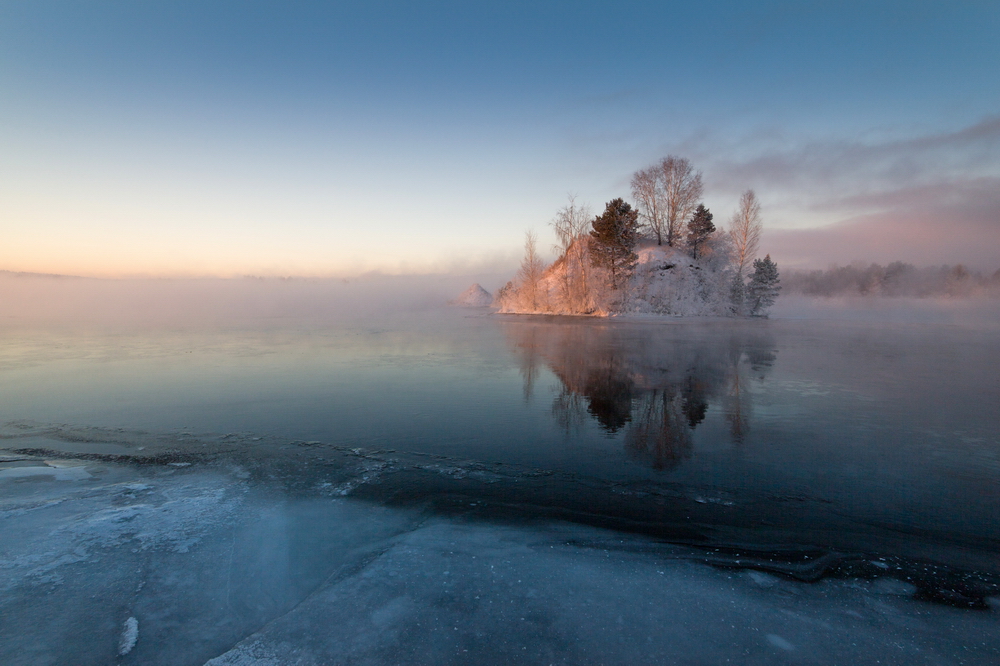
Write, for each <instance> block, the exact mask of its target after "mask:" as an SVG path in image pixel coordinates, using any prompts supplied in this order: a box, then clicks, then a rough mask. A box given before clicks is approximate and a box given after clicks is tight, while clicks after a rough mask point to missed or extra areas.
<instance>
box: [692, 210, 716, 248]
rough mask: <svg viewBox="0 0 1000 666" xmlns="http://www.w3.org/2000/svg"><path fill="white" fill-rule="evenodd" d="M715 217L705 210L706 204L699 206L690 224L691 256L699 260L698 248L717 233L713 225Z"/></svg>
mask: <svg viewBox="0 0 1000 666" xmlns="http://www.w3.org/2000/svg"><path fill="white" fill-rule="evenodd" d="M712 218H713V215H712V214H711V213H710V212H709V211H708V209H707V208H705V204H698V208H697V209H695V211H694V215H693V216H692V217H691V220H690V221H689V222H688V235H687V243H688V247H690V248H691V256H692V257H693V258H695V259H697V258H698V248H699V247H700V246H701V245H703V244H704V243H705V241H707V240H708V237H709V236H711V235H712V234H713V233H715V225H714V224H712Z"/></svg>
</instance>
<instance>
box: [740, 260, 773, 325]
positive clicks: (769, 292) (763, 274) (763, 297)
mask: <svg viewBox="0 0 1000 666" xmlns="http://www.w3.org/2000/svg"><path fill="white" fill-rule="evenodd" d="M780 290H781V287H780V286H778V265H777V264H776V263H774V262H773V261H771V255H767V256H766V257H764V258H763V259H755V260H754V262H753V274H752V275H751V276H750V284H749V285H747V303H748V305H749V306H750V314H752V315H762V314H766V311H767V309H768V308H769V307H771V306H772V305H774V301H775V300H777V298H778V292H779V291H780Z"/></svg>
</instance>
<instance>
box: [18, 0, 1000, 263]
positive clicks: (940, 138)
mask: <svg viewBox="0 0 1000 666" xmlns="http://www.w3.org/2000/svg"><path fill="white" fill-rule="evenodd" d="M997 35H1000V5H998V4H997V3H994V2H981V3H975V2H969V3H945V2H935V3H928V2H912V1H911V2H898V3H847V2H816V3H803V2H755V3H740V2H716V3H621V2H618V3H580V2H564V3H545V4H544V5H541V6H539V5H538V4H537V3H511V2H507V3H496V4H495V5H492V6H490V5H481V4H478V3H404V2H382V3H378V2H371V3H343V4H339V3H273V2H272V3H265V2H178V1H173V2H142V3H136V2H45V1H44V0H36V1H33V2H27V1H26V2H6V3H3V4H2V5H0V238H3V242H2V243H0V269H3V268H6V269H9V270H26V271H41V272H59V273H75V274H87V275H139V274H151V275H242V274H258V275H271V274H274V275H289V274H298V275H344V274H356V273H360V272H363V271H369V270H378V271H384V272H433V271H469V272H475V271H479V270H494V269H503V268H504V267H506V266H509V265H511V264H512V263H513V262H515V261H516V257H517V255H518V253H519V247H520V244H521V241H522V237H523V233H524V231H525V230H526V229H534V230H536V231H538V232H541V237H542V240H543V242H545V243H548V242H550V241H551V234H550V233H549V232H548V227H547V225H548V222H549V220H550V219H551V218H552V216H553V214H554V213H555V211H556V210H557V209H558V208H559V207H560V206H562V205H563V203H564V202H565V200H566V197H567V195H568V194H569V193H575V194H577V195H578V197H579V199H581V200H583V201H585V202H589V203H590V204H591V206H592V207H593V208H594V209H595V210H596V209H598V208H601V207H603V203H604V202H605V201H607V200H609V199H611V198H613V197H616V196H626V197H627V196H628V180H629V177H630V174H631V173H632V172H633V171H635V170H636V169H638V168H641V167H644V166H646V165H647V164H649V163H651V162H653V161H654V160H657V159H658V158H660V157H663V156H664V155H666V154H668V153H672V154H678V155H681V156H685V157H688V158H689V159H690V160H691V161H692V162H693V163H694V164H695V166H696V167H698V168H700V169H701V170H702V171H703V172H704V177H705V182H706V192H705V202H706V204H707V205H708V206H709V207H710V208H711V209H712V210H713V211H714V212H715V214H716V219H717V221H721V222H723V223H724V222H725V221H726V220H727V219H728V217H729V215H730V214H731V212H732V209H733V207H734V204H735V201H736V199H737V198H738V196H739V194H740V192H741V191H742V190H743V189H744V188H747V187H753V188H755V189H756V190H757V192H758V194H759V196H760V198H761V200H762V202H763V205H764V212H765V222H766V228H767V235H766V236H765V243H764V248H763V249H764V250H768V251H772V253H773V254H774V255H775V257H776V258H777V259H778V260H779V263H781V262H784V263H785V264H786V265H801V266H806V265H820V266H823V265H825V264H826V263H827V262H830V261H839V262H846V261H851V260H854V259H859V260H877V261H887V260H890V259H895V258H900V259H904V260H910V261H914V262H915V263H920V264H928V263H943V262H950V263H954V262H958V261H965V262H966V263H969V264H972V265H973V266H977V267H980V268H983V269H988V270H990V271H992V270H996V268H998V267H1000V250H998V249H997V248H1000V194H998V193H1000V74H998V72H1000V39H997Z"/></svg>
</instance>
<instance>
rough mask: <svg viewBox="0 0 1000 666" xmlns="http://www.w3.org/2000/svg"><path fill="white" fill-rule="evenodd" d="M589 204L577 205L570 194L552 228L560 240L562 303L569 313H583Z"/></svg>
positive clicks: (591, 217)
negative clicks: (562, 267) (562, 263)
mask: <svg viewBox="0 0 1000 666" xmlns="http://www.w3.org/2000/svg"><path fill="white" fill-rule="evenodd" d="M592 219H593V214H592V213H591V211H590V207H589V206H586V205H578V204H577V203H576V198H575V197H573V196H570V198H569V203H567V204H566V205H565V206H563V207H562V208H560V209H559V212H557V213H556V216H555V219H553V220H552V228H553V230H554V231H555V232H556V238H557V239H558V240H559V245H558V250H559V251H560V252H561V253H562V257H561V258H562V261H563V262H564V263H565V266H564V270H563V305H564V307H565V308H566V309H567V310H569V311H570V312H584V311H586V310H587V309H588V305H587V290H588V286H587V269H588V266H587V264H588V244H589V234H588V233H587V232H588V230H589V227H590V222H591V220H592Z"/></svg>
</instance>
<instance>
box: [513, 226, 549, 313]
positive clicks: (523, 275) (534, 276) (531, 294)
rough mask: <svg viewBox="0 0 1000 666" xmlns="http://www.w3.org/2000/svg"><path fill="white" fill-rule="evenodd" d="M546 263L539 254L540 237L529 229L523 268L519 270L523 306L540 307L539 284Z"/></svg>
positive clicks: (536, 308) (525, 235) (522, 260)
mask: <svg viewBox="0 0 1000 666" xmlns="http://www.w3.org/2000/svg"><path fill="white" fill-rule="evenodd" d="M544 270H545V264H544V262H542V259H541V257H539V256H538V238H537V237H536V236H535V232H533V231H527V232H525V234H524V258H523V259H521V268H520V269H518V271H517V279H518V282H520V284H519V285H518V292H519V296H520V300H521V306H522V307H524V308H527V309H529V310H532V311H535V310H538V309H539V304H540V300H541V299H540V298H539V293H538V291H539V285H538V283H539V282H540V281H541V279H542V272H543V271H544Z"/></svg>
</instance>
